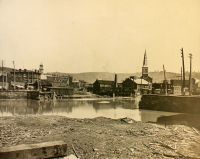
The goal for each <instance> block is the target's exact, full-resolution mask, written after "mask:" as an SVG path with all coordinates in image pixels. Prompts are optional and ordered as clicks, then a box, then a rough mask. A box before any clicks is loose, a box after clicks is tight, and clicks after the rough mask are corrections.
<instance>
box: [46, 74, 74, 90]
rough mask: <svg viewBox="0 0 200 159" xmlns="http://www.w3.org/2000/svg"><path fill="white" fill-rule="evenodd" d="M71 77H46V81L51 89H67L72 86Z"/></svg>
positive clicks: (54, 75)
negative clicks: (50, 85)
mask: <svg viewBox="0 0 200 159" xmlns="http://www.w3.org/2000/svg"><path fill="white" fill-rule="evenodd" d="M72 80H73V78H72V76H69V75H56V74H53V75H48V76H47V81H49V82H50V83H51V84H52V86H53V87H69V86H72Z"/></svg>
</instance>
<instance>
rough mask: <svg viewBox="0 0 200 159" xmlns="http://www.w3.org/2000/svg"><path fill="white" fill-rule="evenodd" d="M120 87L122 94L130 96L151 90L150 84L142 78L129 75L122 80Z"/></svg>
mask: <svg viewBox="0 0 200 159" xmlns="http://www.w3.org/2000/svg"><path fill="white" fill-rule="evenodd" d="M122 89H123V91H122V92H123V95H124V96H131V95H135V94H137V93H142V94H147V93H150V92H151V89H152V85H151V83H149V82H148V81H146V80H144V79H141V78H136V77H129V78H127V79H126V80H124V81H123V82H122Z"/></svg>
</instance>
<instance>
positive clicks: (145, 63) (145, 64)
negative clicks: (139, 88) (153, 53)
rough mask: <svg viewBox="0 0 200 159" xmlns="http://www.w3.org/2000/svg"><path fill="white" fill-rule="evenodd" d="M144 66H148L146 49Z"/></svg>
mask: <svg viewBox="0 0 200 159" xmlns="http://www.w3.org/2000/svg"><path fill="white" fill-rule="evenodd" d="M143 66H147V52H146V49H145V53H144V60H143Z"/></svg>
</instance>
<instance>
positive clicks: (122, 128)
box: [0, 115, 200, 159]
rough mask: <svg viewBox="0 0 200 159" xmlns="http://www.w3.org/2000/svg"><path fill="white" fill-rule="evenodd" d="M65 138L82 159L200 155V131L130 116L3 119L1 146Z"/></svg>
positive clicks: (0, 128)
mask: <svg viewBox="0 0 200 159" xmlns="http://www.w3.org/2000/svg"><path fill="white" fill-rule="evenodd" d="M58 140H63V141H64V142H66V143H67V144H68V145H69V146H68V154H69V155H70V154H74V150H73V149H75V151H76V153H77V155H78V156H79V157H80V158H99V159H100V158H102V159H103V158H187V157H196V158H197V157H199V156H200V151H199V150H200V133H199V130H197V129H195V128H191V127H187V126H183V125H173V126H167V127H165V126H161V125H156V124H151V123H142V122H136V121H134V120H129V119H123V120H121V119H118V120H114V119H108V118H94V119H70V118H66V117H60V116H41V115H34V116H31V115H30V116H13V117H1V118H0V148H1V147H7V146H14V145H19V144H29V143H40V142H48V141H58Z"/></svg>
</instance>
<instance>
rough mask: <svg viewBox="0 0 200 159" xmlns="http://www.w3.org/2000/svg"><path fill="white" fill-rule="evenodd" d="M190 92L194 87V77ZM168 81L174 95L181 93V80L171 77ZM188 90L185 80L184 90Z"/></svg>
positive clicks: (186, 91) (187, 82)
mask: <svg viewBox="0 0 200 159" xmlns="http://www.w3.org/2000/svg"><path fill="white" fill-rule="evenodd" d="M191 81H192V92H193V91H194V88H195V79H194V78H192V80H191ZM170 83H171V85H172V90H173V94H174V95H181V94H182V85H183V81H182V80H180V79H171V80H170ZM188 90H189V80H185V88H184V91H185V93H186V94H187V93H188Z"/></svg>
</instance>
